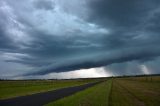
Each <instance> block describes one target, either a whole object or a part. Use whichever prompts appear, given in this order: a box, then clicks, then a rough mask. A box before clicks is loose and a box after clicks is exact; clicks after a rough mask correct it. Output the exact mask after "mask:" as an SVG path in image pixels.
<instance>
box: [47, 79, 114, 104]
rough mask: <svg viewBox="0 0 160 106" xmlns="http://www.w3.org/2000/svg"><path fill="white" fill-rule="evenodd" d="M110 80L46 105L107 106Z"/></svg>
mask: <svg viewBox="0 0 160 106" xmlns="http://www.w3.org/2000/svg"><path fill="white" fill-rule="evenodd" d="M111 85H112V80H109V81H105V82H103V83H101V84H98V85H96V86H94V87H91V88H88V89H86V90H84V91H81V92H79V93H76V94H75V95H72V96H69V97H66V98H64V99H61V100H58V101H56V102H53V103H50V104H48V105H46V106H108V103H109V95H110V90H111Z"/></svg>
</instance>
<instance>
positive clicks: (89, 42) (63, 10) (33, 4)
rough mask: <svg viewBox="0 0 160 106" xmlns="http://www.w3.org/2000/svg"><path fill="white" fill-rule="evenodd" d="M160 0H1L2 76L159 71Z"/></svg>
mask: <svg viewBox="0 0 160 106" xmlns="http://www.w3.org/2000/svg"><path fill="white" fill-rule="evenodd" d="M159 65H160V1H159V0H25V1H24V0H23V1H22V0H0V68H1V69H0V78H3V79H33V78H35V79H36V78H40V79H41V78H42V79H47V78H59V79H61V78H86V77H106V76H115V75H138V74H159V73H160V67H159Z"/></svg>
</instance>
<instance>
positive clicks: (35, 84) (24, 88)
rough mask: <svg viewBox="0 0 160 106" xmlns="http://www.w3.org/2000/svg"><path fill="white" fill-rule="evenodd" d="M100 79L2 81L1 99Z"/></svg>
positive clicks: (0, 84) (0, 87)
mask: <svg viewBox="0 0 160 106" xmlns="http://www.w3.org/2000/svg"><path fill="white" fill-rule="evenodd" d="M95 81H100V80H99V79H76V80H31V81H30V80H21V81H19V80H15V81H0V99H8V98H13V97H17V96H25V95H30V94H35V93H39V92H46V91H52V90H55V89H60V88H66V87H71V86H79V85H83V84H87V83H90V82H95Z"/></svg>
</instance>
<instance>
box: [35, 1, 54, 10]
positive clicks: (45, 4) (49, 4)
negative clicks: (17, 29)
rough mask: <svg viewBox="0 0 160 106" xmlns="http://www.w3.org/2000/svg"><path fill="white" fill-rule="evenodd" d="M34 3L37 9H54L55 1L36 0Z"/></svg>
mask: <svg viewBox="0 0 160 106" xmlns="http://www.w3.org/2000/svg"><path fill="white" fill-rule="evenodd" d="M34 5H35V7H36V8H37V9H44V10H53V9H54V2H53V1H52V0H36V1H35V2H34Z"/></svg>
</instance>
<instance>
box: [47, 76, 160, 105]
mask: <svg viewBox="0 0 160 106" xmlns="http://www.w3.org/2000/svg"><path fill="white" fill-rule="evenodd" d="M159 104H160V76H154V77H129V78H113V79H110V80H108V81H106V82H103V83H101V84H98V85H95V86H94V87H91V88H88V89H86V90H84V91H81V92H78V93H76V94H74V95H72V96H69V97H65V98H63V99H60V100H57V101H55V102H51V103H49V104H47V105H46V106H159Z"/></svg>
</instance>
